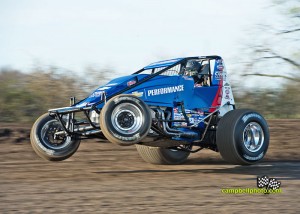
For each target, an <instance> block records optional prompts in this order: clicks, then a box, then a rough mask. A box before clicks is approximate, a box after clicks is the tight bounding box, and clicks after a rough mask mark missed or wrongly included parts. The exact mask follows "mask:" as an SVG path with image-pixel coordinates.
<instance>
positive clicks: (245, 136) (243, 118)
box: [217, 109, 270, 165]
mask: <svg viewBox="0 0 300 214" xmlns="http://www.w3.org/2000/svg"><path fill="white" fill-rule="evenodd" d="M269 139H270V134H269V128H268V124H267V122H266V120H265V119H264V118H263V117H262V116H261V115H260V114H259V113H257V112H255V111H252V110H248V109H236V110H232V111H230V112H228V113H227V114H225V115H224V117H223V118H221V120H220V122H219V124H218V129H217V146H218V149H219V151H220V154H221V156H222V157H223V159H224V160H226V161H227V162H229V163H232V164H238V165H250V164H254V163H256V162H258V161H260V160H262V159H263V157H264V156H265V154H266V152H267V150H268V146H269Z"/></svg>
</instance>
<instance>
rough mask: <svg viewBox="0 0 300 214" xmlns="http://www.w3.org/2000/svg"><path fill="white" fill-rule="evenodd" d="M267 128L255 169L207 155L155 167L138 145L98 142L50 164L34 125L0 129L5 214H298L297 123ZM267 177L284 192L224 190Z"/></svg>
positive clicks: (0, 199)
mask: <svg viewBox="0 0 300 214" xmlns="http://www.w3.org/2000/svg"><path fill="white" fill-rule="evenodd" d="M269 124H270V131H271V142H270V147H269V151H268V153H267V156H266V158H265V160H264V161H263V162H261V163H259V164H257V165H254V166H236V165H229V164H227V163H226V162H224V161H223V160H222V159H221V158H220V156H219V154H218V153H214V152H212V151H209V150H205V151H201V152H199V153H196V154H192V155H191V156H190V158H189V160H188V162H187V163H186V164H184V165H178V166H166V165H164V166H160V165H151V164H148V163H145V162H144V161H143V160H142V159H141V158H140V157H139V155H138V153H137V152H136V150H135V147H134V146H132V147H120V146H116V145H112V144H110V143H107V142H106V143H103V142H98V141H96V140H94V141H88V142H83V143H82V144H81V146H80V148H79V150H78V151H77V153H75V155H74V156H73V157H71V158H69V159H68V160H66V161H63V162H47V161H44V160H42V159H40V158H39V157H38V156H37V155H36V154H35V153H34V152H33V150H32V148H31V146H30V144H29V139H28V136H29V129H30V127H29V126H21V125H19V126H14V125H11V124H0V146H1V150H0V213H76V212H81V213H212V212H218V213H240V212H247V213H261V212H263V213H299V210H300V203H299V202H300V191H299V190H300V181H299V179H300V157H299V139H300V120H270V121H269ZM13 127H16V129H15V130H13V129H12V128H13ZM262 175H268V176H269V177H275V178H277V179H278V180H279V181H281V182H282V185H281V189H282V193H280V194H269V195H264V194H240V195H233V194H224V193H222V192H221V188H255V187H256V178H257V176H262Z"/></svg>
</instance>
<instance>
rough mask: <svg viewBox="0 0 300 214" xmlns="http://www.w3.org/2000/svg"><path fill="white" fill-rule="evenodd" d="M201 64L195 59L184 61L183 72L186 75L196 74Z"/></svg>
mask: <svg viewBox="0 0 300 214" xmlns="http://www.w3.org/2000/svg"><path fill="white" fill-rule="evenodd" d="M200 68H201V64H200V63H199V62H197V61H196V60H190V61H188V62H187V63H186V66H185V74H186V75H188V76H197V75H198V72H199V71H200Z"/></svg>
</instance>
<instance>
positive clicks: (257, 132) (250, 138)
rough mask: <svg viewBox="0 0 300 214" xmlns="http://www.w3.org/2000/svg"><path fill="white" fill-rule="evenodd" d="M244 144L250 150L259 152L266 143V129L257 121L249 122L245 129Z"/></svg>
mask: <svg viewBox="0 0 300 214" xmlns="http://www.w3.org/2000/svg"><path fill="white" fill-rule="evenodd" d="M243 141H244V146H245V147H246V149H247V150H248V151H249V152H257V151H258V150H260V148H261V147H262V146H263V144H264V131H263V129H262V127H261V126H260V125H259V124H258V123H256V122H251V123H249V124H248V125H247V126H246V127H245V129H244V131H243Z"/></svg>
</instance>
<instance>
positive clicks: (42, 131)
mask: <svg viewBox="0 0 300 214" xmlns="http://www.w3.org/2000/svg"><path fill="white" fill-rule="evenodd" d="M62 130H63V127H62V125H61V124H60V122H59V121H57V120H56V119H54V118H53V117H50V116H49V114H48V113H46V114H44V115H42V116H41V117H40V118H38V119H37V120H36V122H35V123H34V125H33V127H32V129H31V133H30V141H31V145H32V148H33V150H34V151H35V152H36V153H37V154H38V155H39V156H40V157H42V158H44V159H46V160H50V161H61V160H65V159H67V158H69V157H70V156H72V155H73V154H74V153H75V152H76V151H77V149H78V147H79V145H80V139H79V138H78V137H76V136H74V137H71V136H66V135H65V136H55V133H56V132H59V131H62Z"/></svg>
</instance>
